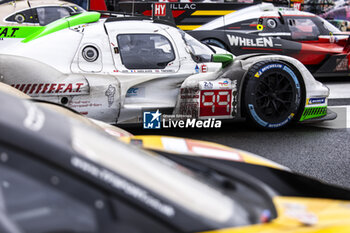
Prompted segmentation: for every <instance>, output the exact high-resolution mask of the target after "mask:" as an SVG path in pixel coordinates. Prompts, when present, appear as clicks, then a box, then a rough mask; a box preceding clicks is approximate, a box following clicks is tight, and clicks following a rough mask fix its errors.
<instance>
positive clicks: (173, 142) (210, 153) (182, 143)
mask: <svg viewBox="0 0 350 233" xmlns="http://www.w3.org/2000/svg"><path fill="white" fill-rule="evenodd" d="M161 140H162V145H163V147H164V149H166V150H168V151H173V152H176V153H191V154H192V155H199V156H203V157H210V158H220V159H225V160H232V161H243V158H242V157H241V155H240V154H239V153H238V152H237V151H234V150H233V149H228V148H227V149H226V148H222V147H220V146H216V145H213V144H209V143H206V142H201V141H196V140H190V139H183V138H172V137H162V138H161Z"/></svg>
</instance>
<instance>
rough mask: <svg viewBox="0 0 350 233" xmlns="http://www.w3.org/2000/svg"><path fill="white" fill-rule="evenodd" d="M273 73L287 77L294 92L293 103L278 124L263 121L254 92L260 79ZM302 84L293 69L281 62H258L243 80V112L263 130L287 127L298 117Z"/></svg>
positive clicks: (298, 74)
mask: <svg viewBox="0 0 350 233" xmlns="http://www.w3.org/2000/svg"><path fill="white" fill-rule="evenodd" d="M274 72H281V73H283V74H284V75H287V76H288V79H289V80H291V81H292V82H291V83H292V84H293V85H294V86H293V90H294V93H293V95H294V99H293V103H292V105H291V106H290V109H289V113H288V114H285V115H286V116H285V117H283V118H282V119H281V120H279V121H278V122H268V121H267V120H266V119H263V116H261V114H259V111H258V107H257V104H256V98H255V92H256V89H257V87H258V85H259V82H260V80H259V79H260V78H262V77H264V75H268V74H271V73H274ZM302 92H303V82H302V78H301V75H300V73H299V72H298V71H296V69H295V68H292V67H291V66H289V65H288V64H286V63H285V62H282V61H263V62H258V63H256V64H254V65H252V66H251V68H250V69H249V71H248V73H247V77H246V79H245V89H244V106H245V111H246V113H247V114H248V117H249V119H250V120H251V121H252V122H253V123H254V124H256V125H257V126H259V127H261V128H265V129H278V128H283V127H286V126H287V125H289V124H290V123H291V122H293V121H296V120H297V118H298V117H299V116H300V114H299V112H300V107H301V103H302V99H303V93H302Z"/></svg>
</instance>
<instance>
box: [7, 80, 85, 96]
mask: <svg viewBox="0 0 350 233" xmlns="http://www.w3.org/2000/svg"><path fill="white" fill-rule="evenodd" d="M11 86H12V87H14V88H16V89H18V90H20V91H22V92H24V93H26V94H28V95H31V94H56V95H57V94H59V93H64V94H76V93H80V92H82V89H83V88H84V87H87V85H86V84H85V83H27V84H11Z"/></svg>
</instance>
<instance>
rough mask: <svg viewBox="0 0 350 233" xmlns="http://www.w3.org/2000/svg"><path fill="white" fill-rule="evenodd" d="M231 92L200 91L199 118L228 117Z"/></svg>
mask: <svg viewBox="0 0 350 233" xmlns="http://www.w3.org/2000/svg"><path fill="white" fill-rule="evenodd" d="M231 96H232V95H231V90H202V91H201V93H200V109H199V117H207V116H230V115H231V102H232V98H231Z"/></svg>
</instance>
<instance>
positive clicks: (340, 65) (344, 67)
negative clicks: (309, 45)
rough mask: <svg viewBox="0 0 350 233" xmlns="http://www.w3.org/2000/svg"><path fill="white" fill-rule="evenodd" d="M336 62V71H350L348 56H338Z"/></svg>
mask: <svg viewBox="0 0 350 233" xmlns="http://www.w3.org/2000/svg"><path fill="white" fill-rule="evenodd" d="M336 64H337V66H336V67H335V69H334V71H348V68H349V67H348V64H349V61H348V58H337V60H336Z"/></svg>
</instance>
